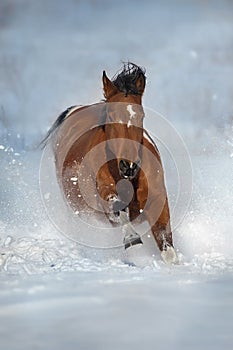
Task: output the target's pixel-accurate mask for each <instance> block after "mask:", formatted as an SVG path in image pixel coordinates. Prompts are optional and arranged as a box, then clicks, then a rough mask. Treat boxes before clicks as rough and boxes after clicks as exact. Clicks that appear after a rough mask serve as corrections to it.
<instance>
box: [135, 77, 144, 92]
mask: <svg viewBox="0 0 233 350" xmlns="http://www.w3.org/2000/svg"><path fill="white" fill-rule="evenodd" d="M145 86H146V78H145V75H144V74H143V73H141V74H140V75H139V77H138V78H137V80H136V88H137V90H138V93H139V94H140V95H142V94H143V92H144V89H145Z"/></svg>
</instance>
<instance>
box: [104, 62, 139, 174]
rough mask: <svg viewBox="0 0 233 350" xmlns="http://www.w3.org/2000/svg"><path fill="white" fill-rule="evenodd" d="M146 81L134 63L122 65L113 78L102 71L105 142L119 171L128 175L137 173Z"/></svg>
mask: <svg viewBox="0 0 233 350" xmlns="http://www.w3.org/2000/svg"><path fill="white" fill-rule="evenodd" d="M145 81H146V79H145V75H144V72H143V70H142V69H141V68H139V67H137V66H136V65H133V64H128V65H127V66H126V65H125V66H124V69H123V71H122V72H121V73H120V74H118V76H117V77H116V78H115V79H113V81H111V80H110V79H108V77H107V75H106V73H105V71H104V72H103V86H104V95H105V97H106V114H107V116H106V125H105V134H106V138H107V146H108V148H109V150H110V151H111V152H112V153H113V155H114V156H115V158H116V159H117V162H118V169H119V172H120V175H121V176H122V177H124V178H128V179H133V178H134V177H135V176H136V175H137V173H138V171H139V169H140V164H141V144H142V139H143V117H144V111H143V108H142V105H141V102H142V94H143V92H144V88H145Z"/></svg>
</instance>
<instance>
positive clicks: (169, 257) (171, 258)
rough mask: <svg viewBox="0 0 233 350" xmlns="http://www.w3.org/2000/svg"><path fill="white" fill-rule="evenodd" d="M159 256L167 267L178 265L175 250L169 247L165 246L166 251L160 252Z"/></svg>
mask: <svg viewBox="0 0 233 350" xmlns="http://www.w3.org/2000/svg"><path fill="white" fill-rule="evenodd" d="M161 256H162V259H163V261H164V262H165V263H166V264H168V265H171V264H178V263H179V260H178V257H177V255H176V252H175V249H174V248H173V247H172V246H171V245H167V246H166V250H163V251H162V252H161Z"/></svg>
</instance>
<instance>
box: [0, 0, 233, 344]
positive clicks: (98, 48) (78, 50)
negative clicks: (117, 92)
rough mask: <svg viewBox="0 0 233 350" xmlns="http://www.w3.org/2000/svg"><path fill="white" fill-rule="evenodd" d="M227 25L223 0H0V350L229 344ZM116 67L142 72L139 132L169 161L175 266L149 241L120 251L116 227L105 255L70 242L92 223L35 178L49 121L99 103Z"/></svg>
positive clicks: (232, 245) (232, 175) (232, 85)
mask: <svg viewBox="0 0 233 350" xmlns="http://www.w3.org/2000/svg"><path fill="white" fill-rule="evenodd" d="M232 17H233V4H232V3H231V2H229V1H227V0H223V1H221V2H219V1H217V0H214V1H211V3H210V2H208V1H206V2H203V1H201V0H200V1H199V0H198V1H188V2H187V1H183V0H175V1H172V0H168V1H166V2H163V1H160V0H159V1H152V0H151V1H150V0H148V1H146V2H140V1H131V0H129V1H126V2H123V1H118V2H112V1H107V0H99V1H98V2H93V1H79V2H77V1H74V0H68V1H65V2H63V1H55V0H50V1H47V2H43V1H40V2H36V1H29V0H21V1H17V0H10V1H9V0H2V1H1V3H0V42H1V52H0V76H1V79H0V161H1V163H0V164H1V179H0V203H1V211H0V285H1V288H0V305H1V308H0V345H1V349H9V350H16V349H17V350H19V349H23V350H26V349H32V348H33V349H57V350H59V349H64V348H67V349H93V348H94V349H103V348H106V349H107V348H111V349H126V348H127V349H128V348H131V349H135V350H136V349H141V347H142V346H143V347H144V348H147V349H155V348H156V347H157V348H159V349H161V350H163V349H186V348H188V349H197V348H198V349H205V350H206V349H211V350H218V349H224V350H228V349H229V350H230V349H232V347H233V335H232V323H233V297H232V295H233V279H232V273H233V257H232V250H233V235H232V227H233V215H232V212H233V201H232V198H233V187H232V183H233V163H232V155H233V134H232V132H233V124H232V122H233V118H232V116H233V104H232V91H233V80H232V78H231V77H232V76H233V61H232V56H233V48H232V40H233V21H232V19H233V18H232ZM128 59H129V60H131V61H133V62H135V63H137V64H139V65H142V66H145V67H146V69H147V73H146V75H147V87H146V91H145V96H144V100H143V101H144V106H145V126H146V129H147V130H148V131H150V132H151V133H152V136H153V138H154V139H155V141H156V143H157V144H158V147H159V150H160V152H161V155H162V160H163V164H164V168H165V174H166V184H167V188H168V192H169V203H170V206H171V213H172V223H173V227H175V229H174V241H175V247H176V249H177V251H178V256H179V259H180V264H179V265H175V266H167V265H165V264H164V263H163V261H162V259H161V257H160V254H159V252H158V250H157V249H156V247H155V244H154V242H153V241H152V237H151V235H148V234H147V235H144V236H143V241H144V244H143V245H142V246H138V247H135V248H131V249H130V250H129V251H128V252H125V251H124V248H123V245H120V246H119V242H121V236H120V232H118V233H119V236H118V239H117V238H115V240H116V241H113V243H114V248H111V249H106V248H105V249H100V248H96V247H95V246H94V244H92V247H87V246H85V245H80V244H77V242H76V241H77V236H78V235H79V233H82V234H83V236H82V239H84V240H85V239H89V240H90V242H91V243H93V242H92V241H93V240H94V239H95V237H97V238H98V237H99V236H98V235H100V234H99V233H98V232H99V231H101V229H102V231H103V228H101V227H100V226H98V224H97V222H96V221H95V220H94V219H93V218H92V217H91V216H88V217H87V218H86V220H84V221H78V226H77V225H76V227H77V229H76V231H77V232H75V223H77V221H76V220H78V219H75V218H73V217H71V216H69V215H68V214H69V213H68V214H67V216H66V215H65V217H64V215H62V214H66V213H67V212H66V211H64V212H62V211H63V209H64V210H66V209H65V208H61V209H59V206H58V205H57V206H56V205H55V204H56V201H55V199H56V197H53V195H54V188H55V187H56V186H55V184H54V183H53V182H54V178H53V177H50V175H51V173H50V172H49V171H50V170H49V169H48V178H47V185H46V186H44V187H43V186H42V185H43V184H41V183H39V171H40V168H41V156H42V151H41V150H40V147H38V145H39V142H40V141H41V139H42V138H43V137H44V135H45V134H46V131H47V130H48V128H49V127H50V126H51V124H52V123H53V121H54V120H55V119H56V118H57V116H58V115H59V114H60V113H61V112H62V111H63V110H65V109H66V108H67V107H69V106H73V105H80V104H81V105H85V104H91V103H95V102H98V101H100V99H101V98H102V97H103V96H102V84H101V77H102V71H103V70H104V69H105V70H106V71H107V72H108V75H110V76H111V75H112V76H113V75H114V74H115V72H116V71H117V70H118V69H119V68H120V66H121V61H122V60H123V61H126V60H128ZM152 110H153V111H158V112H159V113H160V114H162V115H163V116H165V118H166V119H167V124H166V123H165V121H163V119H162V117H159V116H158V115H160V114H159V113H157V112H154V113H153V112H152ZM158 120H159V121H160V122H161V123H159V125H158V124H157V122H158ZM161 125H162V126H163V127H161ZM169 125H170V126H171V127H170V128H169ZM164 126H166V127H165V128H164ZM175 130H176V131H175ZM178 135H180V136H181V139H182V140H183V142H184V143H185V145H186V147H187V150H188V155H189V156H190V159H191V166H190V164H189V163H188V159H189V158H188V156H187V154H186V153H185V149H186V148H185V149H184V147H185V146H183V143H182V142H181V141H180V139H179V137H178ZM176 145H177V147H176ZM184 157H186V158H185V159H184ZM182 164H183V167H182ZM48 165H49V163H48ZM51 167H52V161H51ZM45 168H46V167H44V169H45ZM47 168H48V167H47ZM47 168H46V169H47ZM51 176H52V175H51ZM73 180H74V179H73ZM41 186H42V187H43V188H42V190H44V192H43V191H42V193H40V192H41ZM190 188H191V190H190ZM180 189H181V191H180ZM179 191H180V192H181V193H179ZM190 192H192V197H191V198H190ZM41 194H44V195H45V197H44V198H42V196H41ZM179 195H180V196H181V197H180V201H178V197H179ZM190 199H191V202H190V205H189V206H188V203H189V200H190ZM50 201H54V208H53V212H52V215H54V216H53V217H52V220H50V219H51V215H50V216H48V210H47V209H48V208H47V207H46V203H48V202H50ZM177 203H178V204H177ZM58 204H59V203H58ZM176 213H177V214H176ZM49 214H51V213H49ZM79 214H80V213H77V214H76V217H79ZM181 214H182V215H181ZM178 216H179V218H178ZM178 219H179V220H178ZM56 220H57V223H58V224H57V225H56V222H54V221H56ZM67 225H68V226H69V225H70V226H69V227H71V228H72V230H73V228H74V230H73V231H72V230H71V231H72V232H71V233H70V234H68V233H67V232H63V233H62V232H61V231H64V227H67ZM72 225H73V226H72ZM61 227H62V229H60V228H61ZM141 229H142V230H143V229H144V228H143V227H142V228H141ZM65 233H66V234H65ZM75 234H76V236H75ZM104 234H105V236H106V237H110V236H111V239H113V240H114V234H112V235H110V233H109V234H108V229H107V230H104ZM105 236H104V238H103V241H101V242H100V244H103V245H104V244H105V243H106V242H105V240H106V237H105ZM94 243H95V242H94ZM97 243H98V242H97ZM127 262H128V263H127Z"/></svg>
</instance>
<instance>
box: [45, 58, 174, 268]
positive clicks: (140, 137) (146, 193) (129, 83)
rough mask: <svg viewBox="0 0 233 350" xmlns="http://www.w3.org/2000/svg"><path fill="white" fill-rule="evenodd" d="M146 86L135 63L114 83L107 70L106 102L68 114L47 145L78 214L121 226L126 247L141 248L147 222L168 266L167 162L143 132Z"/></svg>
mask: <svg viewBox="0 0 233 350" xmlns="http://www.w3.org/2000/svg"><path fill="white" fill-rule="evenodd" d="M145 83H146V78H145V72H144V70H143V69H142V68H140V67H138V66H136V65H135V64H132V63H128V64H125V65H124V67H123V70H122V71H121V72H120V73H119V74H118V75H117V76H115V78H113V80H112V81H111V80H110V79H109V78H108V77H107V75H106V73H105V71H104V72H103V88H104V95H105V100H104V102H100V103H97V104H94V105H90V106H83V107H71V108H69V109H67V110H66V111H65V112H63V113H62V114H61V115H60V116H59V118H58V119H57V121H56V122H55V124H54V125H53V127H52V128H51V130H50V131H49V133H48V135H47V137H46V139H45V140H46V141H47V139H48V138H49V139H52V140H53V148H54V154H55V160H56V169H57V178H58V181H59V184H60V186H61V189H62V191H63V192H64V196H65V199H66V200H67V202H68V203H69V205H70V206H71V208H72V209H73V210H74V211H77V210H79V209H80V208H88V207H91V208H94V211H95V212H96V213H97V212H102V213H104V214H105V215H107V217H108V219H109V221H110V222H111V223H112V224H113V225H121V226H122V229H124V230H125V231H124V232H125V233H126V236H125V239H124V244H125V248H128V247H131V246H133V245H135V244H140V243H142V241H141V238H140V236H139V235H138V234H137V233H136V231H135V229H134V227H133V225H132V223H133V222H142V221H145V220H146V221H147V222H148V223H149V225H150V228H151V231H152V233H153V236H154V238H155V241H156V243H157V245H158V248H159V250H160V251H161V255H162V258H163V259H164V261H165V262H167V263H175V262H177V256H176V253H175V250H174V248H173V241H172V232H171V227H170V215H169V207H168V199H167V193H166V188H165V184H164V172H163V168H162V163H161V159H160V155H159V152H158V149H157V147H156V145H155V144H154V142H153V140H152V139H151V138H150V136H149V135H148V133H147V131H145V129H144V128H143V119H144V111H143V107H142V95H143V92H144V89H145ZM55 131H56V132H55Z"/></svg>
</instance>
